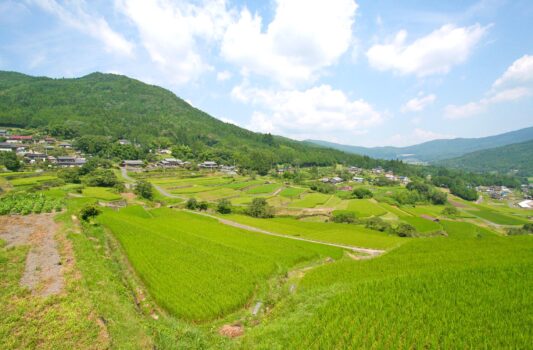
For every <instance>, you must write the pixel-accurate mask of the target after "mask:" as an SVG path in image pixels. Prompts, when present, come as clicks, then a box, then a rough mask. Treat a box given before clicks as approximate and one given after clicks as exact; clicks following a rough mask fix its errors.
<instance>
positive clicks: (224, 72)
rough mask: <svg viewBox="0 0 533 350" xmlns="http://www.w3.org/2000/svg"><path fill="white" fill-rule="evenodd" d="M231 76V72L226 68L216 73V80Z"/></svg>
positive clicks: (226, 78) (224, 79)
mask: <svg viewBox="0 0 533 350" xmlns="http://www.w3.org/2000/svg"><path fill="white" fill-rule="evenodd" d="M230 78H231V73H230V72H228V71H227V70H223V71H221V72H218V73H217V80H218V81H226V80H228V79H230Z"/></svg>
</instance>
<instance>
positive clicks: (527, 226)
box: [522, 223, 533, 233]
mask: <svg viewBox="0 0 533 350" xmlns="http://www.w3.org/2000/svg"><path fill="white" fill-rule="evenodd" d="M522 229H523V230H524V231H527V232H529V233H533V224H532V223H528V224H524V226H522Z"/></svg>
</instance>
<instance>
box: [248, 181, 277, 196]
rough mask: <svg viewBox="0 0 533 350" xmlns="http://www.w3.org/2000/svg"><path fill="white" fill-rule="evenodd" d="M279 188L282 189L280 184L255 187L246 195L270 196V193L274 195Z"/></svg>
mask: <svg viewBox="0 0 533 350" xmlns="http://www.w3.org/2000/svg"><path fill="white" fill-rule="evenodd" d="M279 188H281V185H280V184H278V183H273V184H263V185H259V186H254V187H252V188H250V189H248V190H246V193H248V194H268V193H274V192H275V191H276V190H277V189H279Z"/></svg>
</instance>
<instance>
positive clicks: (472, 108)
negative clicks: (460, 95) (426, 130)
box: [444, 87, 533, 119]
mask: <svg viewBox="0 0 533 350" xmlns="http://www.w3.org/2000/svg"><path fill="white" fill-rule="evenodd" d="M531 95H533V91H532V90H531V89H528V88H525V87H516V88H511V89H506V90H503V91H500V92H498V93H495V94H492V95H490V96H489V97H486V98H482V99H481V100H479V101H478V102H470V103H467V104H464V105H460V106H456V105H448V106H446V108H445V110H444V116H445V117H446V118H448V119H461V118H468V117H471V116H473V115H476V114H480V113H483V112H485V111H487V109H488V108H489V106H491V105H494V104H497V103H502V102H510V101H516V100H519V99H521V98H523V97H526V96H531Z"/></svg>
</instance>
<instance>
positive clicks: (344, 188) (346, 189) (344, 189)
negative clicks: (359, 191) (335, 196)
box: [339, 186, 353, 192]
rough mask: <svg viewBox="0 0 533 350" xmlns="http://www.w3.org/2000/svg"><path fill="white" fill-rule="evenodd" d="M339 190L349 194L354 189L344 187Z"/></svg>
mask: <svg viewBox="0 0 533 350" xmlns="http://www.w3.org/2000/svg"><path fill="white" fill-rule="evenodd" d="M339 190H341V191H347V192H349V191H351V190H353V187H352V186H342V187H341V188H339Z"/></svg>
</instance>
